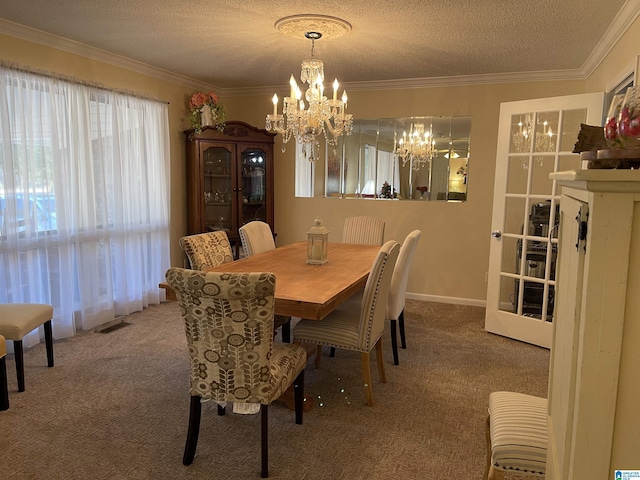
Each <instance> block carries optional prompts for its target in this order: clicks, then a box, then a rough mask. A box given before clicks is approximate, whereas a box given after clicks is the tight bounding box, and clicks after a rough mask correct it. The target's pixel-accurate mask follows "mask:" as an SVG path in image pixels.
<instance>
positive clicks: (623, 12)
mask: <svg viewBox="0 0 640 480" xmlns="http://www.w3.org/2000/svg"><path fill="white" fill-rule="evenodd" d="M638 16H640V0H627V1H626V2H625V4H624V5H623V6H622V8H621V9H620V11H619V12H618V14H617V15H616V17H615V18H614V19H613V22H611V25H609V28H608V29H607V31H606V32H605V33H604V35H603V36H602V38H601V39H600V41H599V42H598V44H597V45H596V47H595V48H594V49H593V51H592V52H591V54H590V55H589V57H588V58H587V60H586V61H585V62H584V65H583V66H582V69H581V71H582V75H584V77H585V78H587V77H588V76H589V75H591V74H592V73H593V72H594V71H595V69H596V68H598V66H599V65H600V64H601V63H602V61H603V60H604V59H605V57H606V56H607V54H608V53H609V52H610V51H611V49H612V48H613V47H614V46H615V44H616V43H618V41H619V40H620V38H622V36H623V35H624V34H625V32H626V31H627V30H628V29H629V27H631V25H632V24H633V22H635V21H636V19H637V18H638Z"/></svg>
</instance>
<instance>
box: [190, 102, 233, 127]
mask: <svg viewBox="0 0 640 480" xmlns="http://www.w3.org/2000/svg"><path fill="white" fill-rule="evenodd" d="M189 109H190V110H191V114H190V115H189V120H190V121H191V126H192V127H193V129H194V130H195V133H197V134H199V133H202V127H206V126H214V127H215V128H217V129H218V130H224V122H225V120H226V113H225V110H224V105H223V104H222V103H220V101H219V100H218V95H216V94H215V92H196V93H194V94H193V95H191V99H190V100H189Z"/></svg>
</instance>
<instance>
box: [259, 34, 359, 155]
mask: <svg viewBox="0 0 640 480" xmlns="http://www.w3.org/2000/svg"><path fill="white" fill-rule="evenodd" d="M304 36H305V37H306V38H308V39H309V40H311V58H309V59H307V60H304V61H303V62H302V71H301V74H300V80H301V81H302V82H303V83H306V84H307V89H306V92H305V93H304V97H303V95H302V90H301V89H300V87H299V86H298V84H297V82H296V80H295V78H294V77H293V75H291V78H290V79H289V86H290V93H289V96H288V97H284V102H283V107H282V113H278V95H276V94H274V95H273V99H272V101H273V113H272V114H269V115H267V119H266V129H267V130H268V131H272V132H276V133H279V134H281V135H282V151H283V152H284V151H285V149H286V143H287V142H288V141H289V140H290V139H291V137H295V139H296V141H297V142H298V143H301V144H302V152H303V155H304V156H305V158H307V159H308V160H310V161H315V160H318V159H319V150H320V141H319V136H320V135H324V137H325V139H326V140H327V142H328V143H329V145H332V146H333V147H334V148H335V147H336V145H337V143H338V139H339V137H340V136H342V135H343V134H344V135H351V131H352V128H353V118H352V115H350V114H347V113H345V110H346V109H347V92H345V91H343V92H342V96H341V98H340V99H338V87H339V84H338V80H337V79H336V80H335V81H334V82H333V97H332V98H331V99H328V98H327V97H326V96H325V95H324V83H323V82H324V65H323V62H322V60H320V59H319V58H316V57H315V41H316V40H318V39H319V38H321V37H322V33H320V32H317V31H311V30H310V31H306V32H305V33H304Z"/></svg>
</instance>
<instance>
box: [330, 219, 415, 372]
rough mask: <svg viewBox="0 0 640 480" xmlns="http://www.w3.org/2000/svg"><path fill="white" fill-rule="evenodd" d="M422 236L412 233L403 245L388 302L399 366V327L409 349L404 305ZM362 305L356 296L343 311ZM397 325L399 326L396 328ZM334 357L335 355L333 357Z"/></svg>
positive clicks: (396, 362) (360, 295)
mask: <svg viewBox="0 0 640 480" xmlns="http://www.w3.org/2000/svg"><path fill="white" fill-rule="evenodd" d="M421 236H422V232H421V231H420V230H414V231H412V232H410V233H409V234H408V235H407V236H406V238H405V239H404V242H402V245H401V246H400V253H399V254H398V260H397V262H396V266H395V268H394V269H393V276H392V277H391V287H390V288H389V300H388V301H387V313H386V318H387V320H389V323H390V332H391V349H392V351H393V363H394V365H399V360H398V327H399V329H400V341H401V342H402V348H407V343H406V339H405V331H404V305H405V297H406V290H407V281H408V280H409V272H410V271H411V262H412V261H413V254H414V253H415V251H416V247H417V245H418V241H419V240H420V237H421ZM361 303H362V294H359V295H354V296H353V297H351V298H350V299H349V300H347V301H346V302H345V303H344V306H343V307H342V308H343V309H349V310H358V309H359V308H360V304H361ZM396 325H397V326H396ZM332 356H333V355H332Z"/></svg>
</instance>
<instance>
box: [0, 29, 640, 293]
mask: <svg viewBox="0 0 640 480" xmlns="http://www.w3.org/2000/svg"><path fill="white" fill-rule="evenodd" d="M638 37H640V26H639V25H638V23H636V24H635V25H634V26H633V28H632V29H631V31H630V32H628V33H627V35H625V37H624V38H623V39H622V40H621V41H620V42H619V44H618V45H617V46H616V48H615V49H614V50H613V51H612V53H611V54H610V55H609V56H608V57H607V58H606V59H605V61H604V62H603V63H602V65H601V66H600V67H599V68H598V70H597V71H596V72H595V73H594V74H593V75H592V76H591V77H590V78H589V79H588V80H587V81H562V82H537V83H513V84H506V83H505V84H490V85H475V86H460V87H432V88H416V89H407V90H388V91H379V90H377V91H354V90H351V91H350V92H349V110H350V112H351V113H352V114H353V115H354V116H356V117H359V118H378V117H404V116H414V115H471V117H472V131H471V154H470V160H469V173H468V201H467V202H466V203H446V202H402V201H385V200H360V199H333V198H331V199H330V198H295V197H294V180H293V179H294V171H293V168H294V167H293V165H294V162H293V153H292V152H293V148H294V145H293V143H290V144H289V146H288V149H287V152H286V153H284V154H283V153H282V152H281V141H280V138H279V137H277V138H276V148H275V152H276V158H275V163H276V167H275V172H276V175H275V178H276V180H275V190H276V232H277V233H278V237H277V243H278V244H279V245H284V244H286V243H290V242H294V241H298V240H303V239H304V238H305V232H306V231H307V229H308V228H309V226H310V225H311V223H312V221H313V219H314V218H315V217H316V216H319V217H321V218H322V219H323V220H324V222H325V224H326V226H327V228H328V229H329V230H330V239H331V240H333V241H339V240H340V238H341V236H342V225H343V222H344V219H345V218H346V217H348V216H351V215H371V216H376V217H380V218H382V219H384V220H385V222H386V233H385V238H386V239H396V240H399V241H402V240H403V239H404V237H405V236H406V235H407V233H409V232H410V231H411V230H413V229H416V228H417V229H420V230H422V232H423V237H422V240H421V243H420V245H419V246H418V250H417V252H416V257H415V261H414V267H413V270H412V272H411V275H410V278H409V284H408V291H409V292H410V293H414V294H418V295H419V296H420V295H425V296H442V297H460V298H462V299H470V300H474V301H477V302H480V303H481V302H483V301H484V299H485V296H486V283H485V272H486V271H487V267H488V261H489V239H490V236H489V234H490V222H491V208H492V195H493V178H494V169H495V156H496V135H497V130H498V125H497V121H498V114H499V110H500V103H501V102H507V101H515V100H524V99H529V98H539V97H550V96H557V95H567V94H573V93H583V92H585V91H597V90H602V89H603V88H604V86H605V85H606V84H607V82H608V81H609V80H610V79H611V78H612V77H614V76H615V75H617V74H618V73H619V71H621V70H622V69H623V68H624V66H625V65H626V64H628V62H629V61H630V60H631V58H632V57H633V56H634V55H636V54H637V53H640V48H639V47H636V46H637V45H640V41H639V40H640V39H639V38H638ZM0 59H2V60H8V61H12V62H16V63H18V64H21V65H28V66H30V67H32V68H36V69H42V70H48V71H54V72H58V73H62V74H65V75H70V76H74V77H78V78H81V79H85V80H89V81H95V82H100V83H102V84H104V85H105V86H107V87H118V88H124V89H127V90H131V91H136V92H141V93H146V94H149V95H154V96H156V97H158V98H161V99H163V100H165V101H168V102H169V123H170V130H171V241H172V248H171V260H172V264H174V265H181V264H182V259H183V256H182V252H181V250H180V248H179V246H178V244H177V240H178V239H179V237H180V236H181V235H183V234H184V232H185V231H186V218H185V215H186V211H185V208H184V198H185V169H184V164H185V161H184V135H183V133H182V131H183V130H184V129H185V128H187V127H188V124H187V120H186V114H187V109H186V102H187V99H188V96H189V95H190V94H191V93H192V91H193V90H192V89H190V88H188V87H185V86H182V85H178V84H174V83H171V82H168V81H163V80H158V79H155V78H152V77H149V76H146V75H143V74H140V73H136V72H132V71H129V70H126V69H123V68H119V67H115V66H112V65H109V64H105V63H101V62H99V61H96V60H92V59H89V58H85V57H82V56H79V55H74V54H70V53H66V52H62V51H59V50H56V49H53V48H49V47H46V46H42V45H39V44H35V43H31V42H27V41H24V40H19V39H16V38H13V37H8V36H2V35H0ZM610 72H611V74H610ZM286 77H287V74H286V73H283V85H285V84H286V81H287V80H286ZM270 99H271V94H265V95H260V96H253V97H252V96H243V97H240V96H238V97H230V98H222V99H221V100H222V101H223V102H224V103H225V105H226V108H227V118H228V119H230V120H243V121H246V122H248V123H251V124H253V125H256V126H261V127H262V126H264V119H265V115H266V113H268V112H269V111H270V109H271V100H270Z"/></svg>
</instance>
